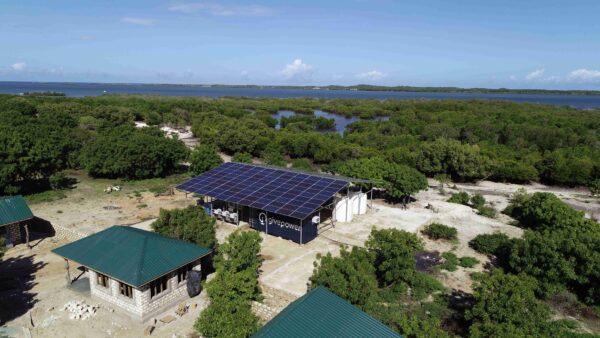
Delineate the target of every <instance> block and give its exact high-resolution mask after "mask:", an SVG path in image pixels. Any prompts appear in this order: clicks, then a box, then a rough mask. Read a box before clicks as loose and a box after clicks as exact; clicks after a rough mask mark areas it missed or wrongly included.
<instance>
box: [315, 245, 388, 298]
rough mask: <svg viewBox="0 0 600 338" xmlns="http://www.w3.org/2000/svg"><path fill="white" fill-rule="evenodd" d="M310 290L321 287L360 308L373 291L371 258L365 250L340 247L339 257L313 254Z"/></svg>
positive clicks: (373, 270)
mask: <svg viewBox="0 0 600 338" xmlns="http://www.w3.org/2000/svg"><path fill="white" fill-rule="evenodd" d="M310 283H311V287H312V288H314V287H316V286H318V285H322V286H325V287H326V288H328V289H329V290H331V291H332V292H333V293H335V294H337V295H338V296H340V297H342V298H344V299H346V300H347V301H349V302H350V303H352V304H354V305H357V306H358V307H361V308H364V307H365V306H366V305H367V303H369V302H370V301H371V300H372V297H374V296H375V292H376V291H377V278H376V276H375V268H374V267H373V257H372V255H371V254H370V253H369V252H367V251H366V250H365V249H361V248H357V247H353V248H352V250H351V251H348V250H346V248H344V247H342V250H341V252H340V256H339V257H333V256H332V255H331V253H327V255H325V256H321V255H320V254H318V255H317V262H315V270H314V271H313V275H312V276H311V277H310Z"/></svg>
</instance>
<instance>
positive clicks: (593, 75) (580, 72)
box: [567, 68, 600, 82]
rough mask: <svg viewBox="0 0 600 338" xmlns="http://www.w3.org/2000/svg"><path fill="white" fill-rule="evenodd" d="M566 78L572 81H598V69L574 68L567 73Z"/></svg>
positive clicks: (599, 72)
mask: <svg viewBox="0 0 600 338" xmlns="http://www.w3.org/2000/svg"><path fill="white" fill-rule="evenodd" d="M567 80H569V81H574V82H590V81H600V70H593V69H585V68H580V69H576V70H574V71H572V72H570V73H569V75H567Z"/></svg>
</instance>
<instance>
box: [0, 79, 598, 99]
mask: <svg viewBox="0 0 600 338" xmlns="http://www.w3.org/2000/svg"><path fill="white" fill-rule="evenodd" d="M0 83H27V84H61V85H81V84H86V85H98V86H103V85H120V86H132V87H136V86H172V87H192V88H194V87H204V88H253V89H292V90H322V91H328V90H339V91H366V92H369V91H377V92H406V93H464V94H529V95H531V94H535V95H573V96H600V90H558V89H510V88H461V87H415V86H374V85H364V84H359V85H352V86H337V85H328V86H286V85H224V84H172V83H118V82H116V83H115V82H106V83H105V82H45V81H0Z"/></svg>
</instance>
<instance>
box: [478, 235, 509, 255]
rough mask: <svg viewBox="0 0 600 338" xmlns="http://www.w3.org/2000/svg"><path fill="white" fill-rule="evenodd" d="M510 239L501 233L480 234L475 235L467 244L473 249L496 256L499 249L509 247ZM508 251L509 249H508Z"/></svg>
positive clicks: (503, 249)
mask: <svg viewBox="0 0 600 338" xmlns="http://www.w3.org/2000/svg"><path fill="white" fill-rule="evenodd" d="M510 244H511V239H510V238H509V237H508V236H507V235H505V234H503V233H499V232H496V233H493V234H482V235H477V237H475V238H473V239H472V240H471V241H470V242H469V246H470V247H471V248H473V250H475V251H477V252H479V253H482V254H486V255H494V256H498V254H499V253H500V252H501V251H505V250H507V249H508V248H509V247H510ZM508 252H510V250H509V249H508Z"/></svg>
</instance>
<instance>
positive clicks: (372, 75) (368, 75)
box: [356, 70, 387, 80]
mask: <svg viewBox="0 0 600 338" xmlns="http://www.w3.org/2000/svg"><path fill="white" fill-rule="evenodd" d="M386 76H387V74H386V73H382V72H380V71H378V70H372V71H369V72H364V73H359V74H356V77H357V78H359V79H367V80H379V79H383V78H384V77H386Z"/></svg>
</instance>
